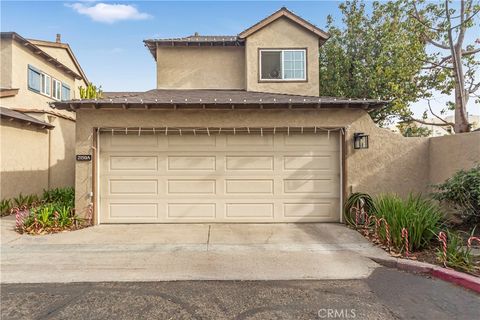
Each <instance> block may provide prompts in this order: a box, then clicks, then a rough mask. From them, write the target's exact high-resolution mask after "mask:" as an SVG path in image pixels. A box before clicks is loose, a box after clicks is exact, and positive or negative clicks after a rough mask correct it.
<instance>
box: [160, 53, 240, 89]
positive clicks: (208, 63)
mask: <svg viewBox="0 0 480 320" xmlns="http://www.w3.org/2000/svg"><path fill="white" fill-rule="evenodd" d="M157 88H158V89H245V50H244V48H243V47H201V48H194V47H173V48H170V47H159V48H158V49H157Z"/></svg>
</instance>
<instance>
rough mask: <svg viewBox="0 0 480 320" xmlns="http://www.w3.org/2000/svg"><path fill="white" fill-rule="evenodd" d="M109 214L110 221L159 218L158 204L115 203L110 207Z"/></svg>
mask: <svg viewBox="0 0 480 320" xmlns="http://www.w3.org/2000/svg"><path fill="white" fill-rule="evenodd" d="M108 212H109V214H108V218H110V219H115V218H121V219H132V220H135V219H145V218H146V219H156V218H158V204H157V203H144V202H141V203H134V202H132V203H124V202H123V203H122V202H118V203H116V202H113V203H110V205H109V206H108Z"/></svg>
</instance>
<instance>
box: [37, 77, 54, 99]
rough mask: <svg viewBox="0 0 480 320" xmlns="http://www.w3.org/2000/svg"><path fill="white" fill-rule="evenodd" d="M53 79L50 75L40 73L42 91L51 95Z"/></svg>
mask: <svg viewBox="0 0 480 320" xmlns="http://www.w3.org/2000/svg"><path fill="white" fill-rule="evenodd" d="M51 82H52V80H51V78H50V76H49V75H47V74H45V73H40V92H41V93H43V94H44V95H47V96H50V84H51Z"/></svg>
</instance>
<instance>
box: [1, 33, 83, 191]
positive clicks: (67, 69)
mask: <svg viewBox="0 0 480 320" xmlns="http://www.w3.org/2000/svg"><path fill="white" fill-rule="evenodd" d="M0 49H1V52H0V60H1V77H0V78H1V79H0V116H1V123H0V132H1V138H0V141H1V154H2V155H1V161H0V171H1V186H0V188H1V198H2V199H5V198H11V197H16V196H18V195H19V194H20V193H23V194H24V195H25V194H41V192H42V191H43V189H48V188H55V187H64V186H73V185H74V174H75V167H74V165H75V113H73V112H70V111H64V110H55V109H53V108H52V107H51V106H50V103H51V102H54V101H64V100H71V99H76V98H79V89H78V87H79V86H81V85H82V86H86V85H87V82H88V80H87V77H86V76H85V74H84V72H83V70H82V68H81V67H80V64H79V63H78V61H77V59H76V58H75V55H74V54H73V52H72V50H71V48H70V46H69V45H68V44H66V43H62V42H61V39H60V35H57V39H56V41H55V42H50V41H43V40H32V39H25V38H24V37H22V36H20V35H19V34H17V33H15V32H2V33H1V43H0Z"/></svg>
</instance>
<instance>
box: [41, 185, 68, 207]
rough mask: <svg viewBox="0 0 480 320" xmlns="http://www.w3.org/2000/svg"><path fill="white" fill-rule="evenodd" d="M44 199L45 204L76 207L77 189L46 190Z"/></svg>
mask: <svg viewBox="0 0 480 320" xmlns="http://www.w3.org/2000/svg"><path fill="white" fill-rule="evenodd" d="M42 198H43V201H44V202H45V203H57V204H61V205H63V206H68V207H74V206H75V189H74V188H71V187H67V188H55V189H50V190H44V191H43V196H42Z"/></svg>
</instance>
